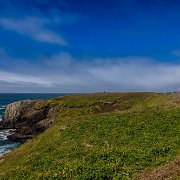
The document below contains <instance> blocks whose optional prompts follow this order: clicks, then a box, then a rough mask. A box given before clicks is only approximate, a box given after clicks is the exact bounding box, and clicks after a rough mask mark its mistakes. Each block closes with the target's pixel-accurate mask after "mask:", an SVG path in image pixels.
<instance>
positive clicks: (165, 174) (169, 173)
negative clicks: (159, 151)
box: [137, 158, 180, 180]
mask: <svg viewBox="0 0 180 180" xmlns="http://www.w3.org/2000/svg"><path fill="white" fill-rule="evenodd" d="M178 177H180V158H178V159H176V160H174V161H172V162H170V163H168V164H166V165H163V166H161V167H159V168H157V169H154V170H146V171H144V172H143V173H142V174H141V175H140V176H139V177H138V178H137V179H138V180H172V179H177V178H178Z"/></svg>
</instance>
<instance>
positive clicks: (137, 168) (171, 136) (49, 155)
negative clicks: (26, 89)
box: [0, 93, 180, 180]
mask: <svg viewBox="0 0 180 180" xmlns="http://www.w3.org/2000/svg"><path fill="white" fill-rule="evenodd" d="M48 101H49V102H50V103H51V104H52V106H56V107H57V115H56V123H55V124H54V125H53V126H52V127H51V128H49V129H48V130H46V131H45V132H44V133H43V134H41V135H40V136H38V137H37V138H35V139H34V140H32V141H30V142H28V143H25V144H24V145H22V146H21V147H20V148H18V149H16V150H15V151H13V152H11V153H9V154H7V155H5V156H4V157H2V158H1V159H0V177H1V178H2V179H3V178H4V179H13V180H15V179H40V178H42V179H43V178H44V179H56V178H57V179H61V178H62V179H63V178H64V179H74V178H75V179H111V178H115V179H134V178H136V177H137V176H138V174H139V173H140V172H142V170H144V169H146V168H154V167H158V166H160V165H161V164H164V163H167V162H169V161H170V160H173V159H175V158H176V157H178V156H179V155H180V150H179V148H180V140H179V137H180V123H179V118H180V108H179V104H180V103H179V102H180V96H179V95H178V94H177V95H168V94H155V93H105V94H87V95H72V96H65V97H61V98H58V99H51V100H48ZM111 107H116V108H114V109H113V108H111ZM108 111H110V112H108Z"/></svg>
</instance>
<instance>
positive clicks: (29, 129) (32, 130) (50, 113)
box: [0, 100, 54, 141]
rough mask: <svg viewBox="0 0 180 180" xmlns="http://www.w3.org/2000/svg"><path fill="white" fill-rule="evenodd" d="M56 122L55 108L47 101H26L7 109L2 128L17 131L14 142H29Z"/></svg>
mask: <svg viewBox="0 0 180 180" xmlns="http://www.w3.org/2000/svg"><path fill="white" fill-rule="evenodd" d="M53 122H54V108H53V107H51V106H50V104H49V103H48V102H47V101H43V100H24V101H18V102H14V103H12V104H9V105H8V106H7V107H6V111H5V114H4V117H3V118H2V122H1V125H0V128H3V129H16V131H15V133H14V134H12V135H10V136H8V139H9V140H12V141H27V140H29V139H32V138H34V137H35V136H37V135H38V134H40V133H42V132H43V131H45V130H46V129H47V128H48V127H50V126H51V125H52V124H53Z"/></svg>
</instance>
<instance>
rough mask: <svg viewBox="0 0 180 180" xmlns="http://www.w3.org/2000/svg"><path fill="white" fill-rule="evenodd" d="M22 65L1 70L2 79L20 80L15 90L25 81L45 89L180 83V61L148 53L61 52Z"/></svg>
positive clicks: (154, 87)
mask: <svg viewBox="0 0 180 180" xmlns="http://www.w3.org/2000/svg"><path fill="white" fill-rule="evenodd" d="M26 66H27V65H26ZM18 67H19V69H18V70H17V67H16V69H15V71H16V72H15V71H13V70H12V72H11V73H9V72H8V73H7V72H6V73H3V72H2V71H0V81H2V80H4V82H9V83H13V84H16V86H14V87H15V89H11V91H16V90H17V89H18V86H19V87H21V84H24V83H29V84H30V83H32V84H36V85H38V88H36V87H35V86H34V85H29V86H28V91H35V90H38V91H43V92H52V91H53V92H67V91H68V92H92V91H104V90H105V91H174V90H177V89H178V88H179V87H180V78H179V77H180V64H166V63H163V62H155V60H153V59H150V58H146V57H144V58H142V57H141V58H140V57H127V58H121V57H119V58H118V57H117V58H87V59H86V58H84V59H83V58H82V59H76V58H73V57H72V56H71V55H70V54H68V53H59V54H57V55H54V56H52V57H48V58H47V57H45V58H42V59H41V60H39V64H38V63H36V64H34V65H33V64H30V67H31V68H26V67H25V66H23V65H20V64H19V66H18ZM17 71H18V72H17ZM22 89H23V88H21V90H22ZM0 91H1V87H0ZM24 91H26V87H24Z"/></svg>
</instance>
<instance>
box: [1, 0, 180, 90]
mask: <svg viewBox="0 0 180 180" xmlns="http://www.w3.org/2000/svg"><path fill="white" fill-rule="evenodd" d="M179 19H180V1H178V0H146V1H144V0H126V1H124V0H111V1H110V0H96V1H90V0H76V1H75V0H16V1H14V0H1V2H0V92H95V91H104V90H105V91H174V90H178V89H179V88H180V21H179Z"/></svg>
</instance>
